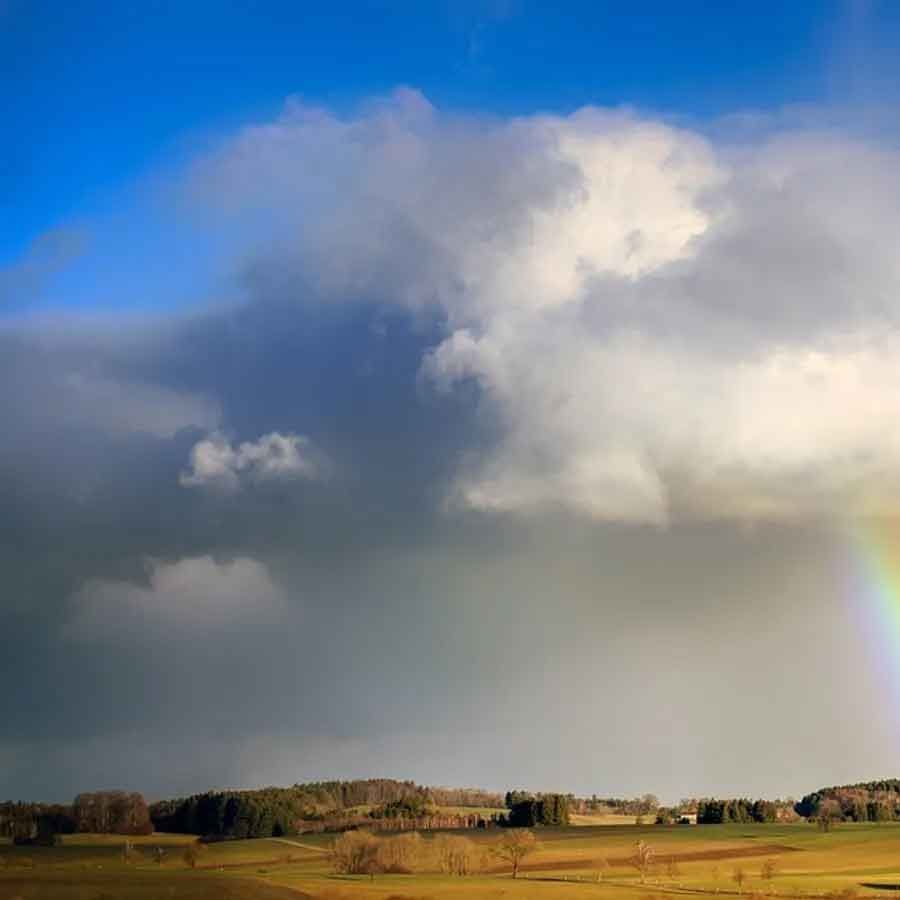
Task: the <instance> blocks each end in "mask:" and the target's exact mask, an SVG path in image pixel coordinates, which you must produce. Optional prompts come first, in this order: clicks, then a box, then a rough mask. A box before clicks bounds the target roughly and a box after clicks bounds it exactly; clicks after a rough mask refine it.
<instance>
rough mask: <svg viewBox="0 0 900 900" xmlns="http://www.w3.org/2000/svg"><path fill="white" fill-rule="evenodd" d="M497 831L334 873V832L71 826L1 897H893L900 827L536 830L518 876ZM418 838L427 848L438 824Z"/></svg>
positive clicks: (26, 856)
mask: <svg viewBox="0 0 900 900" xmlns="http://www.w3.org/2000/svg"><path fill="white" fill-rule="evenodd" d="M501 833H502V832H501V831H500V830H499V829H489V830H483V831H472V832H467V834H466V836H467V837H469V838H470V839H471V840H472V841H473V842H475V843H476V844H477V845H478V847H479V848H480V850H481V851H483V852H482V854H481V865H480V867H479V868H480V871H478V873H477V874H472V875H467V876H450V875H443V874H431V873H427V872H417V873H415V874H403V875H401V874H392V875H381V874H379V875H375V876H374V877H370V876H368V875H353V876H349V875H338V874H335V872H334V868H333V865H332V862H331V858H330V852H329V851H330V847H331V844H332V841H333V837H332V836H330V835H302V836H300V837H287V838H260V839H255V840H244V841H227V842H222V843H218V844H210V845H208V846H206V847H205V848H204V849H203V850H201V851H200V852H199V854H198V856H197V859H196V867H195V868H192V867H191V866H190V865H189V863H188V862H187V861H186V859H185V853H184V851H185V848H186V847H188V845H190V844H194V843H195V839H194V838H193V837H191V836H180V835H169V834H167V835H150V836H147V837H142V838H135V839H132V840H133V843H134V851H133V852H132V853H131V858H130V859H129V860H126V859H125V858H124V855H123V850H122V848H123V843H124V839H123V838H121V837H115V836H110V835H83V834H79V835H71V836H68V837H65V838H63V842H62V844H61V845H60V846H57V847H51V848H42V847H13V846H11V845H8V844H7V845H0V900H14V898H21V900H117V898H123V900H130V898H134V900H164V898H182V900H192V898H209V900H212V898H225V900H253V898H259V900H302V898H304V897H307V898H320V900H341V898H347V900H350V898H354V897H360V898H369V900H426V898H434V900H444V898H446V900H452V898H463V897H484V898H506V900H514V898H523V900H527V898H532V897H534V898H539V897H540V898H544V897H546V898H550V897H562V896H572V897H573V898H580V897H599V898H604V897H605V898H609V900H616V898H622V900H660V898H662V897H664V896H667V895H673V894H686V895H693V896H708V895H723V896H727V897H729V898H732V897H739V896H747V897H748V898H750V897H755V898H760V897H762V896H772V897H781V898H792V897H796V898H813V897H833V898H838V897H842V898H849V897H851V896H852V895H854V894H856V895H858V896H859V897H860V898H865V897H877V896H882V897H898V896H900V895H898V894H897V891H898V890H900V824H894V823H884V824H841V825H839V826H837V827H836V828H834V829H833V830H832V831H830V832H826V833H823V832H821V831H819V830H817V828H816V827H815V826H813V825H810V824H805V823H804V824H797V825H762V824H756V825H705V826H685V825H681V826H679V825H675V826H653V825H648V826H625V825H608V826H593V827H591V826H588V827H568V828H556V829H554V828H541V829H538V830H537V832H536V834H537V837H538V842H539V843H538V849H537V850H536V851H535V852H534V853H533V854H532V855H530V856H529V857H528V858H527V859H526V860H525V861H524V863H523V865H522V867H521V870H520V874H519V877H518V878H517V879H516V880H513V879H512V878H511V877H510V874H509V873H510V867H509V865H508V864H506V863H504V862H502V861H501V860H499V859H497V858H496V857H495V856H493V854H491V852H490V848H491V846H492V845H493V844H494V843H496V841H497V840H498V839H499V837H500V835H501ZM457 834H458V832H457ZM423 837H424V840H425V842H426V846H427V842H429V841H432V840H434V838H435V835H424V836H423ZM637 841H643V842H644V843H645V844H646V845H647V846H649V847H650V849H651V851H652V858H651V865H650V866H649V867H648V868H647V870H646V871H645V872H643V873H641V872H640V871H639V870H638V869H637V868H636V867H635V865H634V864H633V857H634V855H635V845H636V842H637ZM157 848H159V849H161V850H162V851H163V852H162V854H159V853H158V852H157Z"/></svg>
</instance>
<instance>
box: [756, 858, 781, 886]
mask: <svg viewBox="0 0 900 900" xmlns="http://www.w3.org/2000/svg"><path fill="white" fill-rule="evenodd" d="M777 874H778V862H777V861H776V860H774V859H767V860H765V861H764V862H763V864H762V865H761V866H760V867H759V877H760V878H761V879H762V880H763V881H765V882H768V883H769V884H771V882H772V879H773V878H774V877H775V876H776V875H777Z"/></svg>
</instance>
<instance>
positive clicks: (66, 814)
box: [0, 791, 153, 845]
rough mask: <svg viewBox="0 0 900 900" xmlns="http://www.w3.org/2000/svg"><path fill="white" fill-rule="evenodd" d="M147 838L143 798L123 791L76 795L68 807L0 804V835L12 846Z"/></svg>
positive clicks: (148, 830) (150, 827) (148, 829)
mask: <svg viewBox="0 0 900 900" xmlns="http://www.w3.org/2000/svg"><path fill="white" fill-rule="evenodd" d="M76 831H87V832H93V833H99V834H150V833H151V832H152V831H153V825H152V823H151V821H150V811H149V809H148V807H147V804H146V802H145V801H144V798H143V797H142V796H141V795H140V794H137V793H128V792H126V791H96V792H94V793H90V794H79V795H78V796H77V797H76V798H75V800H74V801H73V802H72V804H71V805H65V804H46V803H0V835H2V836H3V837H6V838H9V839H10V840H11V841H12V842H13V843H15V844H45V845H49V844H53V843H55V842H56V836H57V835H60V834H72V833H73V832H76Z"/></svg>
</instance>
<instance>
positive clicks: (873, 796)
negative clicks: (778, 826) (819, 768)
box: [795, 778, 900, 823]
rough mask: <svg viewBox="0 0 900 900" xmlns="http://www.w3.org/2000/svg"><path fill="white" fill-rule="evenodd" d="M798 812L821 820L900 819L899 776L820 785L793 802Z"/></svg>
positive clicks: (867, 820) (871, 820)
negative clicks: (796, 801)
mask: <svg viewBox="0 0 900 900" xmlns="http://www.w3.org/2000/svg"><path fill="white" fill-rule="evenodd" d="M795 809H796V810H797V813H798V814H799V815H801V816H803V817H804V818H808V819H816V820H818V821H819V822H820V823H821V822H823V821H826V820H828V819H830V820H833V821H839V820H844V821H849V822H892V821H896V820H898V819H900V779H898V778H887V779H883V780H881V781H865V782H860V783H859V784H845V785H837V786H834V787H826V788H820V789H819V790H818V791H813V793H811V794H807V795H806V796H805V797H803V798H802V799H801V800H800V801H799V802H798V803H797V805H796V807H795Z"/></svg>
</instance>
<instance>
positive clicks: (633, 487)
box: [192, 91, 900, 523]
mask: <svg viewBox="0 0 900 900" xmlns="http://www.w3.org/2000/svg"><path fill="white" fill-rule="evenodd" d="M224 184H227V185H228V186H229V189H228V190H222V189H221V188H222V187H223V185H224ZM250 186H252V191H251V190H250ZM192 188H193V190H194V195H195V197H200V198H201V200H202V199H203V198H204V197H206V198H207V200H206V202H209V203H212V202H215V203H217V204H220V205H219V206H218V207H217V212H220V213H225V214H226V215H225V218H226V219H227V218H228V214H230V215H231V216H235V215H236V214H237V213H238V212H241V213H252V211H253V210H254V209H259V208H261V207H264V208H266V209H267V210H271V209H275V210H277V211H278V215H276V216H274V217H273V218H272V221H273V222H277V223H278V224H277V225H276V226H273V227H274V228H275V239H274V240H269V238H271V237H272V235H271V234H270V235H267V243H266V246H267V249H266V251H265V252H263V251H261V250H259V251H258V252H256V251H253V250H250V251H249V252H251V256H253V258H254V259H255V260H256V262H255V263H254V268H253V271H254V272H255V274H256V276H257V277H258V278H260V279H263V281H264V283H265V285H266V286H267V288H269V289H273V288H278V289H280V290H283V291H285V292H288V291H290V290H291V289H292V288H291V286H292V285H293V286H296V285H299V284H303V285H305V286H307V288H308V290H309V291H310V292H312V293H314V294H315V295H316V296H317V297H319V298H320V299H321V300H322V301H324V302H346V301H347V300H349V299H360V298H365V299H368V300H373V301H376V302H378V303H382V304H395V305H399V306H400V307H402V308H404V309H407V310H412V311H421V310H424V309H433V310H436V311H437V312H438V314H439V315H440V316H441V317H442V319H443V321H444V323H445V328H446V332H445V335H444V336H443V339H441V340H439V341H438V343H437V345H436V346H434V347H432V348H431V349H430V350H429V351H428V352H426V353H425V354H424V356H423V359H422V374H423V376H424V377H425V379H426V381H428V382H431V383H433V384H434V385H436V386H437V387H438V388H439V389H441V390H444V391H450V390H452V389H454V387H455V386H456V385H458V384H460V383H461V382H464V381H469V382H472V383H474V384H475V385H477V387H478V390H479V397H480V407H481V412H482V414H483V417H484V420H486V421H489V422H490V423H491V439H490V440H487V441H481V442H477V443H475V444H473V446H472V447H471V448H470V449H469V451H468V452H467V453H465V454H464V455H463V456H461V457H460V460H459V471H458V476H457V478H456V480H455V485H454V487H453V489H452V492H451V499H453V500H456V501H459V502H461V503H462V504H463V505H465V506H470V507H476V508H483V509H491V510H498V511H510V512H523V511H536V510H540V509H544V508H547V507H551V508H552V507H562V508H564V509H570V510H575V511H578V512H581V513H584V514H586V515H588V516H590V517H593V518H597V519H609V520H616V521H632V522H653V523H663V522H667V521H670V520H671V519H673V518H679V517H688V518H701V519H706V518H720V517H727V518H736V519H748V518H749V519H753V518H760V517H772V516H776V517H792V516H810V515H819V514H821V513H823V512H827V513H832V512H837V513H839V514H844V513H847V512H851V513H855V512H879V511H885V510H887V509H892V508H893V505H894V504H895V503H896V501H897V500H898V499H900V490H898V485H900V479H898V476H900V466H898V463H897V459H898V457H897V449H898V445H900V415H898V414H900V400H898V399H897V397H898V395H897V392H896V390H895V388H894V385H895V384H896V382H897V378H898V376H900V365H898V364H897V363H896V362H895V360H896V359H897V354H896V347H897V343H898V339H900V331H898V318H897V312H898V297H900V262H898V259H900V257H898V255H897V253H896V249H895V246H894V240H893V237H892V236H893V235H895V234H896V233H897V229H898V227H900V201H898V199H897V198H898V196H900V191H898V188H900V158H898V155H897V153H896V152H895V151H894V150H893V149H891V148H890V147H885V146H878V145H876V144H873V143H872V142H870V141H865V140H863V139H854V138H850V137H847V136H844V135H839V134H837V133H835V132H833V131H831V132H826V131H818V132H817V131H813V130H811V129H810V128H808V127H806V128H804V129H800V128H798V129H796V130H791V129H790V128H788V127H785V128H783V129H782V130H781V131H780V132H778V133H769V134H767V135H766V136H765V137H764V138H760V139H758V140H756V141H751V142H746V143H744V144H742V145H736V144H733V143H728V141H727V140H726V139H725V138H723V137H722V136H719V137H717V138H716V139H715V140H714V139H712V138H710V137H708V136H705V135H704V134H702V133H700V132H698V131H691V130H688V129H684V128H676V127H673V126H672V125H670V124H666V123H664V122H660V121H654V120H652V119H648V118H646V117H642V116H639V115H636V114H632V113H627V112H610V111H604V110H597V109H583V110H581V111H578V112H576V113H574V114H573V115H571V116H566V117H558V116H533V117H522V118H518V119H514V120H509V121H475V120H465V119H457V118H454V117H448V116H443V115H441V114H440V113H439V112H438V111H436V110H434V109H433V108H432V107H431V106H430V105H429V104H428V103H427V101H425V100H424V98H422V97H421V96H419V95H417V94H415V92H410V91H404V92H401V93H400V94H398V95H396V96H395V97H394V98H392V99H390V100H387V101H383V102H380V103H376V104H373V105H372V106H371V107H369V108H367V109H366V110H364V111H363V112H361V113H360V114H358V115H357V116H355V117H350V118H338V117H336V116H333V115H331V114H329V113H328V112H325V111H321V110H310V109H307V108H304V107H301V106H298V105H292V106H289V108H288V109H287V111H286V112H285V114H284V115H283V116H282V117H281V118H280V119H278V120H277V121H275V122H273V123H270V124H267V125H265V126H258V127H253V128H249V129H247V130H245V131H244V132H243V133H241V134H240V135H239V136H238V137H237V138H236V139H235V140H234V141H233V142H231V143H229V144H228V145H226V146H225V147H223V148H222V150H221V151H220V152H219V153H218V154H217V155H215V156H214V157H213V158H211V159H208V160H205V161H204V163H203V164H201V165H198V167H197V170H196V171H195V173H194V178H193V181H192ZM212 198H216V199H215V200H213V199H212ZM218 198H225V199H224V200H220V199H218ZM221 204H224V206H222V205H221ZM272 247H275V248H276V249H275V250H272Z"/></svg>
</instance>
